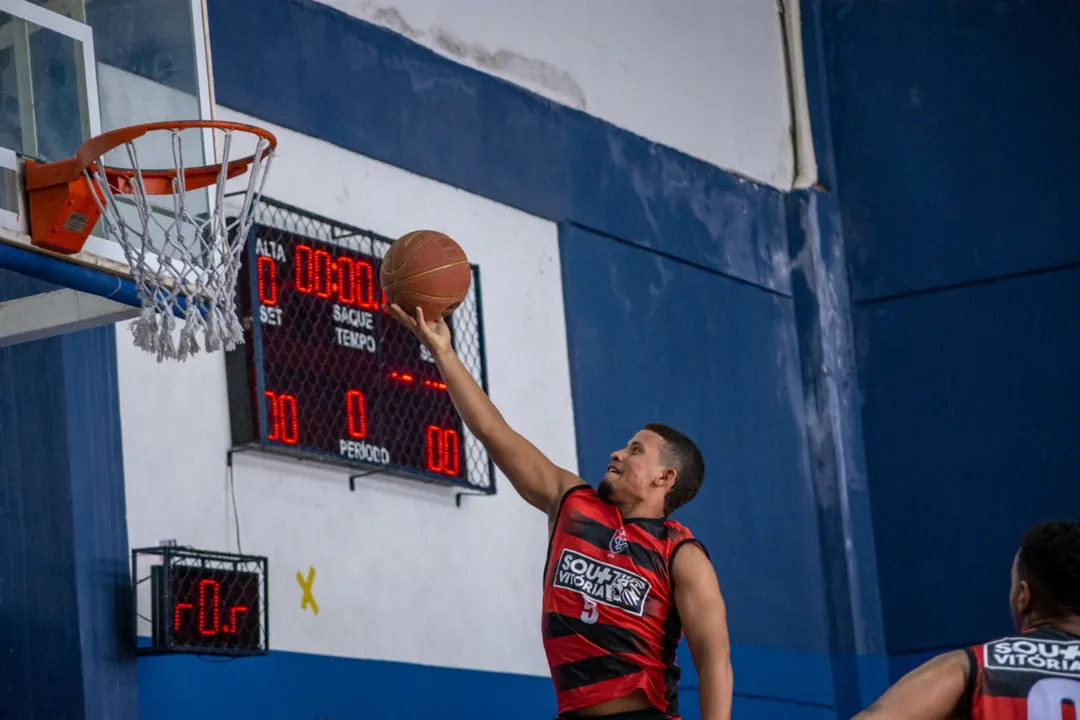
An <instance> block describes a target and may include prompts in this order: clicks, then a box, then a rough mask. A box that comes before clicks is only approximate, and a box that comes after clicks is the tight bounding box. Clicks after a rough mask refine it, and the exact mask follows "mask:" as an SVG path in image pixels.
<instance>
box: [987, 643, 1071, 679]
mask: <svg viewBox="0 0 1080 720" xmlns="http://www.w3.org/2000/svg"><path fill="white" fill-rule="evenodd" d="M985 654H986V659H985V661H984V664H985V665H986V668H987V669H989V670H1024V671H1027V672H1041V673H1050V674H1055V675H1068V676H1071V677H1077V676H1080V641H1063V640H1048V639H1046V638H1006V639H1004V640H998V641H996V642H992V643H987V644H986V647H985Z"/></svg>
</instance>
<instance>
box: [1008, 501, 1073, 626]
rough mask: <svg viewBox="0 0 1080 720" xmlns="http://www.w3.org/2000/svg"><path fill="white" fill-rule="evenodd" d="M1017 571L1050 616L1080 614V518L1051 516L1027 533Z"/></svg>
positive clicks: (1041, 608) (1018, 556) (1055, 617)
mask: <svg viewBox="0 0 1080 720" xmlns="http://www.w3.org/2000/svg"><path fill="white" fill-rule="evenodd" d="M1016 573H1017V575H1018V576H1019V577H1020V579H1021V580H1024V581H1026V582H1027V584H1028V585H1029V586H1030V587H1031V593H1032V602H1033V603H1034V604H1035V607H1036V609H1037V610H1038V611H1039V612H1040V613H1041V614H1043V615H1045V616H1046V617H1047V619H1051V618H1053V619H1060V618H1063V617H1066V616H1068V615H1080V522H1077V521H1076V520H1048V521H1046V522H1041V523H1039V524H1038V525H1035V526H1034V527H1032V528H1031V529H1030V530H1028V531H1027V532H1026V533H1024V537H1023V540H1022V541H1021V543H1020V553H1019V554H1018V555H1017V559H1016Z"/></svg>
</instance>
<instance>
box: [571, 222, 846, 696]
mask: <svg viewBox="0 0 1080 720" xmlns="http://www.w3.org/2000/svg"><path fill="white" fill-rule="evenodd" d="M560 248H561V256H562V262H561V265H562V271H563V287H564V292H565V294H566V306H567V308H568V314H567V332H568V337H569V345H570V370H571V379H572V383H573V394H574V410H575V412H574V416H575V421H576V423H577V427H578V456H579V458H580V462H581V470H582V476H583V477H584V478H586V480H588V481H590V482H596V481H597V479H598V478H600V477H601V476H602V475H603V469H604V467H605V466H606V465H607V463H608V457H609V453H610V452H611V451H613V450H616V449H618V448H621V447H623V446H624V445H625V443H626V442H627V440H628V439H629V438H630V437H631V436H632V435H633V433H634V432H636V431H637V430H638V429H640V428H641V427H642V426H643V425H644V424H645V423H648V422H652V421H658V422H663V423H666V424H669V425H672V426H674V427H676V428H679V429H681V430H682V431H684V432H686V433H687V434H688V435H689V436H690V437H691V438H693V439H695V441H696V442H697V443H698V444H699V446H700V447H701V448H702V451H703V453H704V455H705V460H706V468H707V469H706V480H705V483H704V485H703V487H702V489H701V491H700V493H699V495H698V496H697V498H696V499H695V500H694V501H693V502H691V503H690V504H689V505H687V506H686V507H685V508H683V509H681V510H679V511H677V512H676V514H675V516H674V517H675V518H676V519H679V520H681V521H682V522H685V523H686V524H687V525H688V526H689V527H690V528H691V529H692V530H693V531H694V532H695V533H696V534H697V536H698V537H699V538H701V539H702V541H703V542H704V543H705V545H706V547H707V548H708V549H709V552H710V554H711V558H712V560H713V563H714V565H715V567H716V569H717V572H718V575H719V578H720V582H721V587H722V589H723V590H724V592H725V598H726V602H727V606H728V612H729V621H730V624H731V637H732V642H733V643H735V644H737V645H739V646H748V647H751V648H769V649H772V650H775V651H777V654H776V658H775V659H774V662H779V658H780V657H784V658H789V657H791V656H790V655H788V654H787V653H807V655H806V656H804V657H805V660H806V664H805V665H804V667H803V668H802V673H809V674H811V675H814V671H811V670H809V668H810V667H811V666H813V665H814V663H815V662H817V658H820V657H823V656H824V657H826V658H827V655H828V639H827V635H826V628H825V608H824V592H823V587H822V575H821V559H820V554H819V551H818V534H817V533H818V528H817V520H816V510H815V504H814V493H813V487H812V484H811V481H810V478H809V470H808V467H807V456H806V452H807V443H806V438H805V435H804V429H803V428H804V423H803V418H802V412H803V400H802V392H801V380H800V375H799V372H800V371H799V365H798V348H797V345H796V341H795V335H794V329H793V328H794V319H793V310H792V303H791V300H790V299H789V298H786V297H782V296H779V295H776V294H774V293H770V292H766V291H763V290H761V289H759V288H755V287H752V286H749V285H746V284H744V283H738V282H734V281H732V280H730V279H728V278H724V277H722V276H720V275H717V274H716V273H712V272H709V271H706V270H703V269H700V268H696V267H692V266H689V265H686V264H685V263H681V262H678V261H675V260H672V259H670V258H664V257H660V256H657V255H655V254H653V253H649V252H647V251H645V250H642V249H639V248H635V247H633V246H631V245H628V244H626V243H623V242H620V241H618V240H615V239H612V238H609V237H605V236H601V235H598V234H596V233H593V232H589V231H587V230H584V229H581V228H578V227H575V226H570V225H564V226H563V227H562V232H561V242H560ZM794 598H798V601H794ZM687 660H689V658H687ZM747 662H748V666H754V667H755V670H756V669H763V668H759V667H757V665H758V664H757V663H752V662H751V661H749V660H748V661H747ZM826 663H827V661H826ZM767 664H768V663H761V665H767ZM739 675H740V688H742V687H744V686H749V685H750V684H754V683H755V682H764V680H765V678H761V677H759V676H758V674H757V673H756V672H749V673H745V674H744V673H742V672H740V673H739ZM751 678H754V679H751ZM774 679H775V681H776V684H777V685H780V684H783V682H786V681H781V680H780V678H779V677H775V678H774ZM823 679H827V673H826V675H825V676H824V677H823ZM687 682H688V683H690V684H693V680H691V679H688V680H687ZM789 692H790V690H789V689H785V690H782V691H780V690H778V689H777V688H775V687H773V688H770V689H769V690H767V691H764V690H763V693H764V694H767V695H769V696H774V697H776V696H779V697H788V696H789V695H788V693H789Z"/></svg>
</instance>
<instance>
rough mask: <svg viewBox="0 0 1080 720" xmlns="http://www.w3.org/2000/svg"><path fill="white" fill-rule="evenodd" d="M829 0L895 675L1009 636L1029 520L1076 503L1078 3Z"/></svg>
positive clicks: (832, 100)
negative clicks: (1015, 575)
mask: <svg viewBox="0 0 1080 720" xmlns="http://www.w3.org/2000/svg"><path fill="white" fill-rule="evenodd" d="M821 6H822V8H823V18H824V23H823V27H824V43H825V48H824V57H826V58H828V60H827V66H826V67H827V74H828V80H829V82H828V92H829V111H830V114H831V120H832V134H831V142H832V144H833V146H834V148H835V157H836V170H837V177H838V182H837V197H838V200H839V203H840V208H841V215H842V219H843V228H844V235H845V242H846V249H847V252H846V254H847V263H848V276H849V278H850V284H851V287H852V294H853V297H854V299H855V300H856V302H857V305H856V307H855V310H854V311H853V319H854V322H855V344H856V347H857V348H858V353H859V358H858V367H859V386H860V391H861V395H862V398H863V402H862V406H861V416H862V422H863V430H864V438H865V444H866V458H867V461H866V464H867V470H868V484H869V488H870V494H871V498H872V514H873V526H874V535H875V544H876V552H877V555H878V562H877V565H878V568H879V580H880V588H881V597H882V606H883V612H884V616H885V626H886V637H887V645H888V651H889V654H890V655H891V656H898V657H893V658H891V660H890V664H891V665H892V666H893V674H894V675H895V672H896V668H897V663H901V664H903V663H904V662H907V660H910V659H911V658H917V657H919V655H918V653H922V652H930V651H934V650H940V649H942V648H949V647H953V646H955V645H958V644H966V643H975V642H979V641H981V640H983V639H985V638H986V637H987V636H990V635H993V634H996V633H1001V632H1006V631H1008V630H1009V629H1010V626H1011V624H1010V622H1009V617H1008V608H1007V604H1006V594H1007V591H1008V571H1009V564H1010V562H1011V560H1012V558H1013V554H1014V552H1015V551H1016V548H1017V544H1018V543H1019V540H1020V534H1021V532H1022V531H1023V530H1024V529H1025V528H1026V527H1027V526H1029V525H1031V524H1032V523H1034V522H1036V521H1038V520H1042V519H1046V518H1051V517H1058V516H1062V515H1064V516H1066V517H1070V516H1075V514H1076V512H1075V508H1076V507H1077V506H1078V504H1077V500H1078V499H1080V493H1078V491H1077V486H1076V483H1075V482H1074V480H1073V479H1074V478H1075V477H1076V474H1077V472H1078V471H1080V453H1078V451H1077V450H1076V442H1075V438H1076V437H1077V434H1078V432H1080V413H1078V411H1077V409H1076V408H1077V407H1078V404H1077V401H1078V400H1080V397H1078V394H1080V386H1078V384H1077V380H1076V371H1075V368H1076V366H1077V360H1078V359H1080V345H1078V343H1077V339H1076V338H1077V336H1078V332H1077V331H1078V330H1080V304H1078V303H1077V300H1078V297H1077V293H1076V290H1075V287H1076V281H1077V275H1076V273H1077V272H1078V271H1077V269H1076V268H1077V266H1078V263H1080V244H1078V243H1077V242H1076V238H1077V230H1078V228H1080V211H1078V206H1077V204H1076V202H1075V201H1074V198H1075V197H1076V195H1077V192H1078V190H1080V181H1078V180H1077V176H1076V172H1075V167H1076V165H1077V162H1078V161H1080V139H1078V137H1077V134H1076V132H1075V124H1076V123H1075V120H1076V117H1077V110H1078V109H1080V70H1078V68H1080V47H1078V46H1077V44H1076V42H1075V38H1076V36H1077V33H1078V32H1080V6H1078V5H1077V4H1076V3H1074V2H1068V1H1067V0H1051V1H1049V2H1044V3H1038V4H1031V3H1025V2H997V3H919V2H913V3H889V2H882V1H878V2H867V3H857V4H852V3H849V2H843V1H842V0H822V2H821ZM943 68H947V71H943ZM904 658H907V660H904Z"/></svg>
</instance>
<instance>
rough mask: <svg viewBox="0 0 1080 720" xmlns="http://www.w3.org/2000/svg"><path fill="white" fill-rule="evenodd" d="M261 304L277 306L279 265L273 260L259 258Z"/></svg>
mask: <svg viewBox="0 0 1080 720" xmlns="http://www.w3.org/2000/svg"><path fill="white" fill-rule="evenodd" d="M259 302H260V303H262V304H263V305H267V306H269V307H273V306H274V305H277V263H275V262H274V259H273V258H268V257H261V258H259Z"/></svg>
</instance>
